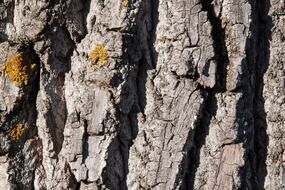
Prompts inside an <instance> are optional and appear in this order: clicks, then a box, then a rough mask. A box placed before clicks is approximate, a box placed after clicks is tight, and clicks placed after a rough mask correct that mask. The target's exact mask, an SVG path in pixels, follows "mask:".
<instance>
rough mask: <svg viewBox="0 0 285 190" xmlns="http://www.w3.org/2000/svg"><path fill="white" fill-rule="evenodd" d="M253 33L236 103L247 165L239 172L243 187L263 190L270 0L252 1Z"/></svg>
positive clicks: (247, 49) (265, 153)
mask: <svg viewBox="0 0 285 190" xmlns="http://www.w3.org/2000/svg"><path fill="white" fill-rule="evenodd" d="M250 4H251V7H252V14H253V16H252V17H253V18H252V23H251V26H250V31H251V32H252V34H253V35H251V37H248V39H247V41H246V60H244V63H243V65H242V66H243V67H242V70H243V73H244V76H243V79H242V80H243V83H242V88H240V92H241V93H242V97H241V98H240V100H239V101H238V103H237V107H236V110H237V116H236V118H237V123H238V126H239V127H238V141H239V142H243V144H244V149H245V156H244V160H245V165H244V166H243V167H242V168H241V170H240V171H239V174H240V176H241V185H242V186H241V188H242V189H264V182H265V178H266V175H267V169H266V157H267V146H268V139H269V137H268V135H267V132H266V129H267V122H266V113H265V108H264V97H263V88H264V74H265V72H266V71H267V68H268V65H269V57H270V42H269V41H270V40H271V28H272V19H271V17H270V16H269V15H268V12H269V8H270V1H269V0H266V1H257V2H255V1H250ZM251 77H252V78H254V81H253V82H251V80H252V78H251Z"/></svg>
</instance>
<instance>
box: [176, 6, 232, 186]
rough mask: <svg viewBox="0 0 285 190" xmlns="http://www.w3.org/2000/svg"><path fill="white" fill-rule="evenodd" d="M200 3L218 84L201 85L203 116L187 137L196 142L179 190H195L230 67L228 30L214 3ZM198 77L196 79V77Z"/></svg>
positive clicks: (184, 163)
mask: <svg viewBox="0 0 285 190" xmlns="http://www.w3.org/2000/svg"><path fill="white" fill-rule="evenodd" d="M200 3H201V5H202V10H203V11H206V12H207V15H208V19H209V22H210V23H211V26H212V30H211V36H212V39H213V47H214V53H215V57H214V58H215V60H216V62H217V73H216V81H217V82H216V85H215V86H214V87H213V88H204V87H202V86H201V85H198V88H199V89H200V90H201V92H202V95H203V96H204V99H205V100H204V103H203V105H202V108H201V109H202V110H201V113H200V114H199V115H200V118H199V120H198V123H196V127H195V129H194V130H193V131H192V132H191V133H190V134H189V135H188V139H189V138H194V143H193V146H192V147H191V148H190V150H188V151H187V154H186V156H185V159H184V161H183V163H182V164H183V165H184V173H182V175H184V177H183V178H182V185H181V187H180V189H194V183H195V176H196V172H197V169H198V167H199V164H200V151H201V148H202V146H203V145H204V144H205V141H206V137H207V135H208V134H209V126H210V124H211V120H212V118H214V117H215V115H216V112H217V109H218V108H217V106H218V105H217V99H216V94H218V93H223V92H225V91H226V78H227V65H228V63H229V58H228V51H227V47H226V40H225V38H226V37H225V29H224V28H223V27H222V21H221V19H220V18H219V17H217V16H216V15H215V12H214V6H213V5H212V1H208V0H201V1H200ZM195 75H197V73H196V74H195ZM196 78H197V76H196ZM191 140H192V139H191ZM176 183H178V182H176Z"/></svg>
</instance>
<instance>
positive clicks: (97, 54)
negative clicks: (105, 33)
mask: <svg viewBox="0 0 285 190" xmlns="http://www.w3.org/2000/svg"><path fill="white" fill-rule="evenodd" d="M90 59H91V61H92V63H93V64H92V66H93V67H94V69H96V68H98V67H101V66H103V65H105V64H107V63H108V53H107V50H106V49H105V47H104V45H102V44H99V45H98V46H97V47H96V48H95V49H93V50H92V51H91V53H90Z"/></svg>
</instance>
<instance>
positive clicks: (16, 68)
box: [4, 53, 36, 87]
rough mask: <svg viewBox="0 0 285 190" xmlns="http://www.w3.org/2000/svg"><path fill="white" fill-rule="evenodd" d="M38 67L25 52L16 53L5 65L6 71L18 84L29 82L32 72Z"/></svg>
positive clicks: (22, 84)
mask: <svg viewBox="0 0 285 190" xmlns="http://www.w3.org/2000/svg"><path fill="white" fill-rule="evenodd" d="M35 69H36V64H32V63H31V61H30V60H29V59H28V58H27V57H25V56H24V54H23V53H16V54H15V55H14V56H13V57H11V58H10V59H9V60H8V62H7V63H6V65H5V68H4V71H5V73H6V74H7V75H8V77H9V78H10V80H12V81H13V82H14V83H15V84H16V85H17V86H19V87H21V86H24V85H27V84H28V81H29V78H30V76H31V74H32V72H33V71H34V70H35Z"/></svg>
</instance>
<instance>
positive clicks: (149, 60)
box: [103, 0, 159, 190]
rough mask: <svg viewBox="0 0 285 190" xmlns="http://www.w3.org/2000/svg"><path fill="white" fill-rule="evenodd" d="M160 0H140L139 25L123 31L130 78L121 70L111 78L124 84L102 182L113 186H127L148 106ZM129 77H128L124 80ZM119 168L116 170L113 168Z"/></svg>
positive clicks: (117, 82) (116, 85)
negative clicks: (131, 158) (132, 153)
mask: <svg viewBox="0 0 285 190" xmlns="http://www.w3.org/2000/svg"><path fill="white" fill-rule="evenodd" d="M158 3H159V1H158V0H155V1H151V0H147V1H143V2H141V5H140V8H139V12H138V15H137V18H136V22H135V23H136V25H134V26H128V27H129V28H128V30H127V32H125V33H123V34H122V41H123V52H124V54H123V57H122V63H121V64H120V65H118V66H117V67H116V70H117V71H119V70H120V68H122V67H124V66H126V67H127V68H128V72H129V74H128V78H127V79H124V78H123V76H122V73H120V72H118V73H117V74H115V75H114V77H113V78H112V79H111V86H112V87H118V86H119V85H120V84H122V83H123V82H125V84H124V85H123V86H122V90H121V94H120V101H121V102H120V103H119V104H118V105H116V106H115V107H116V110H117V114H116V117H117V119H118V121H119V125H120V126H119V127H118V131H117V136H116V137H115V138H114V139H113V141H112V142H111V144H110V145H109V147H108V155H109V156H108V158H107V165H106V168H105V169H104V174H103V183H104V184H106V186H107V187H108V188H111V189H122V190H125V189H128V186H127V175H128V173H129V152H130V148H131V146H132V145H133V141H134V139H135V138H136V136H137V134H138V131H139V126H138V123H139V121H138V115H139V114H140V113H142V114H143V115H144V109H145V106H146V83H147V78H148V77H149V76H148V71H149V70H155V67H156V62H157V53H156V51H155V48H154V41H155V38H156V26H157V23H158ZM124 80H126V81H124ZM114 168H116V170H114Z"/></svg>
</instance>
